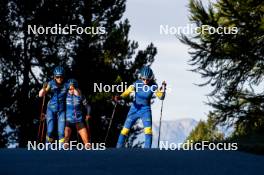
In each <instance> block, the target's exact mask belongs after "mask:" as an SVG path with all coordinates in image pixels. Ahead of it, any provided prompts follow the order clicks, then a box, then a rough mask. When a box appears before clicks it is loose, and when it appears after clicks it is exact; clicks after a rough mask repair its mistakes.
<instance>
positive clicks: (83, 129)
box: [77, 122, 91, 148]
mask: <svg viewBox="0 0 264 175" xmlns="http://www.w3.org/2000/svg"><path fill="white" fill-rule="evenodd" d="M77 125H79V126H78V132H79V134H80V136H81V138H82V141H83V144H84V145H85V147H86V148H90V146H91V145H90V143H89V135H88V132H87V129H86V127H85V124H84V123H83V122H80V123H78V124H77Z"/></svg>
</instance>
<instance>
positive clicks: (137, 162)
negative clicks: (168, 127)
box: [0, 149, 264, 175]
mask: <svg viewBox="0 0 264 175" xmlns="http://www.w3.org/2000/svg"><path fill="white" fill-rule="evenodd" d="M263 170H264V156H258V155H253V154H248V153H243V152H238V151H160V150H157V149H151V150H146V149H108V150H104V151H27V150H26V149H0V175H9V174H19V175H22V174H24V175H33V174H34V175H41V174H43V175H50V174H61V175H65V174H76V175H82V174H100V175H101V174H107V175H109V174H114V175H116V174H122V175H130V174H133V175H135V174H144V175H149V174H150V175H156V174H158V175H165V174H173V175H176V174H178V175H182V174H188V175H189V174H190V175H192V174H193V175H199V174H201V175H207V174H210V175H211V174H212V175H218V174H219V175H228V174H232V175H235V174H237V175H244V174H247V175H249V174H251V175H252V174H254V175H255V174H261V173H260V172H263Z"/></svg>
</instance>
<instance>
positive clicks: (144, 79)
mask: <svg viewBox="0 0 264 175" xmlns="http://www.w3.org/2000/svg"><path fill="white" fill-rule="evenodd" d="M142 80H143V81H150V80H149V79H146V78H142Z"/></svg>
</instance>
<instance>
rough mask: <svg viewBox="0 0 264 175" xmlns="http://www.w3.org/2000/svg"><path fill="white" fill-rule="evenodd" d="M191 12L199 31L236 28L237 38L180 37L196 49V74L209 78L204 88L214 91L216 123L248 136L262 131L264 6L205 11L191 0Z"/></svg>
mask: <svg viewBox="0 0 264 175" xmlns="http://www.w3.org/2000/svg"><path fill="white" fill-rule="evenodd" d="M189 9H190V12H191V15H190V21H191V22H193V23H195V24H196V26H198V27H202V25H210V26H212V27H214V28H218V27H226V28H229V29H230V28H231V27H236V28H237V33H236V34H218V33H214V34H209V33H208V32H206V31H205V32H202V33H200V34H197V35H196V36H194V37H193V38H191V37H187V36H182V37H181V41H182V42H183V43H185V44H187V45H189V46H190V47H191V48H192V49H193V50H192V52H190V53H191V55H192V59H191V60H190V64H191V65H192V66H193V67H194V69H193V71H194V72H197V73H200V74H201V75H202V77H203V78H204V79H206V82H205V83H202V84H201V86H204V85H210V86H212V87H214V90H213V91H212V92H211V93H210V94H209V96H210V97H211V99H210V101H209V105H211V106H212V107H213V108H214V111H213V112H214V114H215V117H216V119H217V122H218V123H221V124H228V125H233V124H235V125H236V126H242V125H243V127H244V128H246V130H248V129H249V130H248V132H250V130H255V129H254V128H260V130H262V131H263V121H264V120H263V119H264V115H263V114H264V111H263V101H264V99H263V93H264V91H263V88H261V86H262V85H261V82H262V80H263V75H264V72H263V66H264V64H263V59H264V57H263V53H264V50H263V49H264V47H263V45H264V21H263V15H264V10H263V9H264V3H263V1H261V0H232V1H231V0H218V1H216V2H215V3H213V4H212V3H210V4H209V6H208V7H204V6H203V4H202V3H201V1H197V0H191V1H190V4H189ZM259 88H260V89H261V91H260V92H258V93H257V92H256V89H259ZM241 100H242V101H244V102H242V101H241ZM261 128H262V129H261Z"/></svg>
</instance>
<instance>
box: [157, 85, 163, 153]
mask: <svg viewBox="0 0 264 175" xmlns="http://www.w3.org/2000/svg"><path fill="white" fill-rule="evenodd" d="M162 86H163V90H164V92H163V93H165V84H163V83H162ZM163 102H164V99H162V102H161V109H160V120H159V135H158V148H159V145H160V133H161V119H162V111H163Z"/></svg>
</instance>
